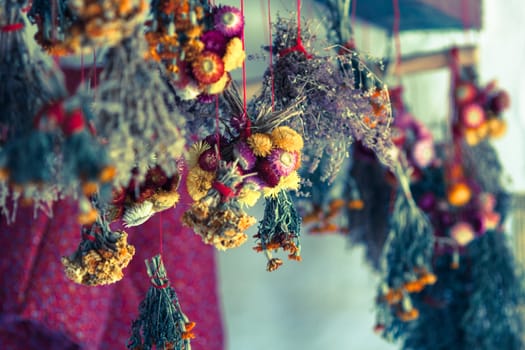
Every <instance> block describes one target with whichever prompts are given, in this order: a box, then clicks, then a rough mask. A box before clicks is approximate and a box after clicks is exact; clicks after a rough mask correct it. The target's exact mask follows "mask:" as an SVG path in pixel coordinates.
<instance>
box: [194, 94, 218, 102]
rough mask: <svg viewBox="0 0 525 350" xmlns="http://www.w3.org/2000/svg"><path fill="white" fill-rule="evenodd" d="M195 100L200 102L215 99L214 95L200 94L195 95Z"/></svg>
mask: <svg viewBox="0 0 525 350" xmlns="http://www.w3.org/2000/svg"><path fill="white" fill-rule="evenodd" d="M197 100H198V101H199V102H200V103H212V102H213V101H215V95H208V94H200V95H199V96H198V97H197Z"/></svg>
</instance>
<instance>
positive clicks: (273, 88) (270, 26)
mask: <svg viewBox="0 0 525 350" xmlns="http://www.w3.org/2000/svg"><path fill="white" fill-rule="evenodd" d="M270 2H271V0H268V49H269V51H270V84H272V112H273V110H274V105H275V83H274V76H273V38H272V9H271V7H270Z"/></svg>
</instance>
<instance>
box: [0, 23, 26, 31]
mask: <svg viewBox="0 0 525 350" xmlns="http://www.w3.org/2000/svg"><path fill="white" fill-rule="evenodd" d="M23 28H24V23H13V24H7V25H5V26H2V27H0V31H1V32H2V33H10V32H17V31H19V30H22V29H23Z"/></svg>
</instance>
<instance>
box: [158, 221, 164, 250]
mask: <svg viewBox="0 0 525 350" xmlns="http://www.w3.org/2000/svg"><path fill="white" fill-rule="evenodd" d="M158 214H159V250H160V255H162V254H163V252H164V247H163V241H164V230H163V228H162V212H159V213H158Z"/></svg>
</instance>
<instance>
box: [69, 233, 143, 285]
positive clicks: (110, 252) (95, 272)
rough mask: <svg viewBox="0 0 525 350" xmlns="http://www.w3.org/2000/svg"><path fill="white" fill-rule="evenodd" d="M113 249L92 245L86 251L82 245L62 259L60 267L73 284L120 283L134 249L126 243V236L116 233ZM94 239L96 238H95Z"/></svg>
mask: <svg viewBox="0 0 525 350" xmlns="http://www.w3.org/2000/svg"><path fill="white" fill-rule="evenodd" d="M116 234H117V235H118V239H117V241H116V243H115V247H104V246H101V247H100V248H98V249H97V247H96V244H93V245H92V246H91V247H90V248H88V249H83V248H84V247H83V245H82V244H81V245H80V246H79V249H78V250H77V251H76V252H75V253H74V254H73V255H71V256H69V257H62V265H64V270H65V273H66V276H67V278H69V279H70V280H72V281H73V282H75V283H79V284H84V285H88V286H99V285H105V284H111V283H114V282H117V281H120V280H121V279H122V277H123V276H124V275H123V273H122V270H123V269H124V268H125V267H127V266H128V264H129V262H130V261H131V258H132V257H133V255H134V254H135V248H134V247H133V246H132V245H129V244H128V243H127V237H128V235H127V234H126V233H125V232H123V231H120V232H117V233H116ZM95 239H96V238H95Z"/></svg>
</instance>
